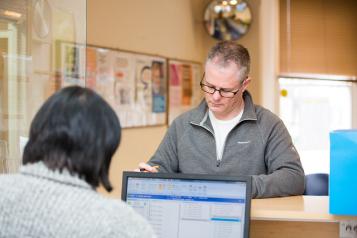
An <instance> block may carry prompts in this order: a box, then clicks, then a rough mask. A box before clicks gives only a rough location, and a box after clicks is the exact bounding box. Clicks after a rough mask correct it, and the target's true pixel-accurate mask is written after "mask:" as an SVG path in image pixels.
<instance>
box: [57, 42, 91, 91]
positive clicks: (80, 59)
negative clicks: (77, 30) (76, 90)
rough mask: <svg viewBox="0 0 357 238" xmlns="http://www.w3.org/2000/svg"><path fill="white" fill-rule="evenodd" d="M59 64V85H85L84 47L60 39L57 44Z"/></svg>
mask: <svg viewBox="0 0 357 238" xmlns="http://www.w3.org/2000/svg"><path fill="white" fill-rule="evenodd" d="M57 49H58V51H59V52H58V51H57V52H58V54H59V58H56V59H58V61H59V64H58V63H57V75H59V77H60V79H61V86H62V87H65V86H69V85H80V86H84V85H85V70H86V69H85V68H86V47H85V46H84V45H78V44H74V43H70V42H63V41H60V43H59V45H58V48H57Z"/></svg>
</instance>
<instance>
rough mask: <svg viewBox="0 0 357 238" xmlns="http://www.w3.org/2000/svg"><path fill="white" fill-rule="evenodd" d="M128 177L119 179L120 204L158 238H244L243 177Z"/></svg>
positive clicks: (247, 206) (246, 227) (246, 196)
mask: <svg viewBox="0 0 357 238" xmlns="http://www.w3.org/2000/svg"><path fill="white" fill-rule="evenodd" d="M129 174H131V176H130V175H129V176H125V175H124V180H125V181H124V180H123V182H124V183H123V185H124V186H123V188H124V189H123V195H124V196H123V200H126V202H127V203H128V204H129V205H130V206H132V207H133V208H134V209H135V210H136V211H137V212H138V213H140V214H141V215H142V216H144V217H145V218H146V219H147V220H148V221H149V223H150V224H151V225H152V227H153V229H154V230H155V232H156V234H157V236H158V237H159V238H190V237H192V238H200V237H202V238H203V237H204V238H241V237H242V238H243V237H248V231H249V214H250V213H249V209H250V194H248V193H250V189H248V187H249V186H250V183H248V181H247V180H246V179H241V178H231V179H227V178H225V179H223V178H222V177H219V176H205V175H183V174H180V175H178V174H162V175H160V174H148V173H145V174H144V173H129ZM249 182H250V181H249Z"/></svg>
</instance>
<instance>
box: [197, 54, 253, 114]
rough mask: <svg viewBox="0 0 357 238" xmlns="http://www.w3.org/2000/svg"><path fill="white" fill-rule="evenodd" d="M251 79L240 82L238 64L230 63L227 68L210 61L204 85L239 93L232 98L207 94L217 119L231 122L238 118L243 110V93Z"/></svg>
mask: <svg viewBox="0 0 357 238" xmlns="http://www.w3.org/2000/svg"><path fill="white" fill-rule="evenodd" d="M249 81H250V80H249V78H248V79H246V80H245V81H244V83H243V84H241V83H240V80H239V68H238V66H237V65H236V64H234V63H230V64H228V65H227V66H226V67H222V66H221V65H219V64H217V63H215V61H208V62H207V63H206V67H205V77H204V79H203V81H202V82H203V83H204V84H206V85H208V86H211V87H214V88H216V89H224V90H226V91H233V92H235V91H237V90H238V89H239V91H238V92H237V93H236V94H235V95H234V96H233V97H232V98H226V97H222V96H221V95H220V93H219V92H218V91H215V92H214V93H213V94H209V93H205V99H206V102H207V104H208V107H209V109H210V110H211V111H212V112H213V114H214V115H215V117H216V118H218V119H220V120H229V119H232V118H233V117H235V116H237V115H238V114H239V113H240V111H241V110H242V106H243V98H242V93H243V91H244V90H245V89H246V87H247V86H248V83H249Z"/></svg>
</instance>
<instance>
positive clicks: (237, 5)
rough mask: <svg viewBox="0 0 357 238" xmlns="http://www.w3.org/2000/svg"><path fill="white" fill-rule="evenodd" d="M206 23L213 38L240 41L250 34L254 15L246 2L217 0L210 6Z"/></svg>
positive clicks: (242, 0)
mask: <svg viewBox="0 0 357 238" xmlns="http://www.w3.org/2000/svg"><path fill="white" fill-rule="evenodd" d="M204 22H205V27H206V30H207V32H208V34H210V36H212V37H213V38H215V39H217V40H238V39H239V38H241V37H242V36H244V35H245V34H246V33H247V32H248V30H249V26H250V24H251V22H252V13H251V11H250V8H249V5H248V4H247V3H246V2H245V1H244V0H223V1H222V0H215V1H212V2H211V3H210V4H208V6H207V8H206V10H205V15H204Z"/></svg>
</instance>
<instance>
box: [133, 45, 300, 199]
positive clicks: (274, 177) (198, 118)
mask: <svg viewBox="0 0 357 238" xmlns="http://www.w3.org/2000/svg"><path fill="white" fill-rule="evenodd" d="M249 68H250V56H249V53H248V51H247V49H246V48H244V47H243V46H241V45H238V44H236V43H234V42H232V41H223V42H220V43H218V44H217V45H215V46H214V47H213V48H212V49H211V51H210V52H209V54H208V57H207V61H206V64H205V73H204V75H203V78H202V81H201V89H202V90H203V91H204V92H205V100H204V101H202V103H201V104H200V105H199V106H198V107H197V108H195V109H193V110H191V111H189V112H187V113H184V114H182V115H181V116H179V117H178V118H176V119H175V120H174V122H173V123H172V125H171V126H170V128H169V129H168V132H167V133H166V135H165V137H164V139H163V141H162V142H161V144H160V146H159V148H158V150H157V151H156V153H155V154H154V156H153V157H152V158H151V159H150V161H149V162H148V164H145V163H140V164H139V168H140V170H146V171H148V172H158V171H160V172H177V173H202V174H203V173H204V174H222V175H252V181H253V183H252V184H253V185H252V193H253V194H252V195H253V197H255V198H263V197H279V196H289V195H299V194H302V193H303V192H304V184H305V181H304V177H305V176H304V171H303V169H302V166H301V162H300V158H299V155H298V153H297V151H296V150H295V147H294V145H293V143H292V141H291V137H290V135H289V133H288V131H287V129H286V127H285V126H284V124H283V122H282V121H281V120H280V119H279V118H278V117H277V116H276V115H274V114H273V113H272V112H270V111H268V110H266V109H264V108H262V107H260V106H256V105H254V104H253V101H252V97H251V95H250V94H249V92H248V91H246V89H247V87H248V85H249V83H250V81H251V78H250V77H249ZM157 166H159V167H157Z"/></svg>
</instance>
